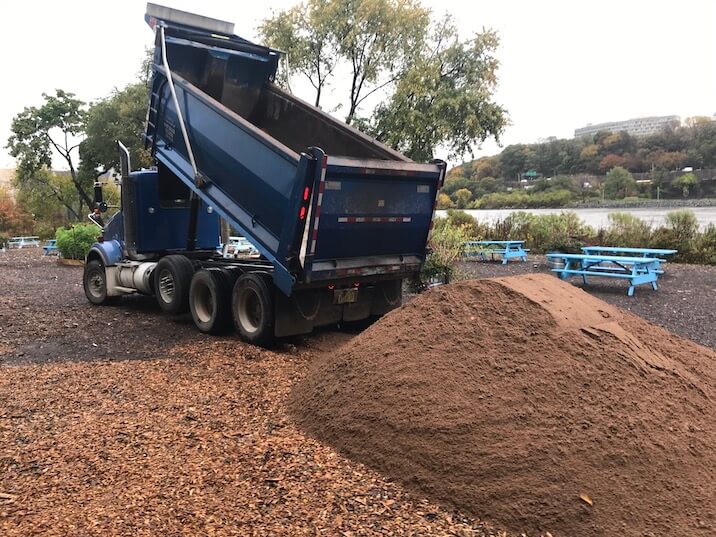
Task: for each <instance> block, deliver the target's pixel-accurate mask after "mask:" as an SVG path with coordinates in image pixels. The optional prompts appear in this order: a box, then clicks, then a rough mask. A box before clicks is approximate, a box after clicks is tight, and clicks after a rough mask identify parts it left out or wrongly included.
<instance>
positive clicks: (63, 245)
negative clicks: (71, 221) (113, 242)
mask: <svg viewBox="0 0 716 537" xmlns="http://www.w3.org/2000/svg"><path fill="white" fill-rule="evenodd" d="M99 234H100V231H99V228H98V227H97V226H95V225H94V224H75V225H74V226H71V227H69V228H58V229H57V232H56V233H55V238H56V239H57V249H58V250H59V251H60V255H62V257H64V258H65V259H84V258H85V257H86V256H87V252H89V249H90V247H91V246H92V244H94V243H95V242H97V236H98V235H99Z"/></svg>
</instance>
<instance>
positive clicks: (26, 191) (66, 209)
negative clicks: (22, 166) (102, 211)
mask: <svg viewBox="0 0 716 537" xmlns="http://www.w3.org/2000/svg"><path fill="white" fill-rule="evenodd" d="M14 183H15V185H16V186H17V201H18V205H19V206H20V207H22V210H23V211H25V212H26V213H29V214H32V215H33V217H34V218H35V220H36V221H37V222H38V223H39V224H40V225H44V226H46V227H52V231H53V233H54V228H55V227H57V226H59V225H62V224H64V223H67V222H66V221H67V219H68V218H69V219H74V220H80V219H81V215H80V212H79V207H78V204H77V193H76V190H75V187H74V184H73V183H72V179H71V178H70V175H69V173H66V172H65V173H62V172H59V173H58V172H53V171H51V170H49V169H48V168H42V169H40V170H37V171H35V172H33V173H32V174H30V175H27V176H25V177H24V178H23V179H22V184H21V185H20V184H19V183H20V182H19V181H18V179H17V177H16V178H15V180H14Z"/></svg>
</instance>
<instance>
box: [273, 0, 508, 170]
mask: <svg viewBox="0 0 716 537" xmlns="http://www.w3.org/2000/svg"><path fill="white" fill-rule="evenodd" d="M430 28H432V29H433V30H432V32H430V31H429V29H430ZM260 32H261V35H262V38H263V40H264V41H265V42H267V43H268V44H270V45H273V46H275V47H277V48H279V49H282V50H285V51H286V52H287V53H288V65H289V68H292V69H294V70H295V72H297V73H298V74H300V75H302V76H304V77H306V78H307V79H308V80H309V82H310V83H311V84H312V86H313V87H314V89H315V90H316V99H315V102H316V104H318V103H319V102H320V99H321V95H322V92H323V90H324V88H325V87H326V86H328V85H330V84H333V83H335V84H336V85H338V84H339V82H341V81H343V80H345V81H350V82H349V85H348V87H347V88H346V89H345V90H344V89H343V87H339V88H337V90H338V92H339V93H341V94H343V95H345V100H344V102H342V103H341V105H340V106H344V107H345V108H346V109H347V115H346V122H347V123H352V124H354V125H355V126H357V127H358V128H360V129H362V130H365V131H367V132H369V133H370V134H372V135H373V136H375V137H376V138H378V139H379V140H380V141H382V142H384V143H386V144H388V145H390V146H392V147H394V148H396V149H397V150H399V151H402V152H403V153H405V154H406V155H407V156H409V157H411V158H412V159H414V160H417V161H428V160H431V159H432V158H433V154H434V151H435V149H436V148H437V147H438V146H445V147H447V148H448V150H449V151H450V155H451V156H453V155H463V154H465V153H469V152H470V151H471V149H472V147H473V146H474V145H475V143H480V142H483V141H484V140H486V139H487V138H489V137H492V136H494V137H496V138H497V137H499V136H500V134H501V133H502V131H503V129H504V127H505V125H506V123H507V119H506V112H505V110H504V109H503V108H501V107H500V106H498V105H496V104H495V103H494V102H493V100H492V96H493V93H494V90H495V86H496V82H497V77H496V70H497V66H498V62H497V60H496V59H495V56H494V53H495V51H496V49H497V46H498V39H497V35H496V34H495V33H494V32H491V31H489V30H486V31H483V32H482V33H480V34H477V35H476V36H475V37H474V38H472V39H470V40H466V41H460V39H459V36H458V33H457V30H456V27H455V24H454V21H453V20H452V19H451V18H450V17H445V18H443V19H442V20H441V21H437V22H435V23H434V24H433V25H431V24H430V11H429V10H428V9H426V8H423V7H422V6H421V5H420V3H419V2H418V1H416V0H306V1H305V2H304V3H302V4H300V5H298V6H296V7H294V8H291V9H287V10H284V11H279V12H278V13H276V14H274V15H272V16H271V17H270V18H269V19H267V20H265V21H264V22H263V24H262V25H261V29H260ZM337 72H347V73H348V74H349V75H350V76H347V77H342V78H341V79H338V78H337V77H336V76H335V73H337ZM287 76H289V74H288V73H286V72H281V73H279V83H282V84H283V85H285V86H286V85H289V82H290V81H289V80H287ZM344 91H345V93H344ZM371 96H373V97H374V98H375V97H378V96H380V98H381V101H380V102H381V104H379V105H378V106H377V108H376V109H375V110H374V111H373V114H372V115H371V116H369V117H360V115H359V110H360V108H361V107H362V106H363V105H364V104H365V103H366V99H368V98H370V97H371ZM340 106H339V108H340Z"/></svg>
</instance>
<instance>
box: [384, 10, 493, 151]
mask: <svg viewBox="0 0 716 537" xmlns="http://www.w3.org/2000/svg"><path fill="white" fill-rule="evenodd" d="M498 44H499V40H498V38H497V34H495V33H494V32H491V31H484V32H483V33H481V34H478V35H477V36H476V37H475V38H474V39H472V40H469V41H466V42H461V41H460V40H459V38H458V33H457V30H456V28H455V24H454V22H453V21H452V20H451V19H450V18H449V17H446V18H445V19H443V21H441V23H440V24H439V25H438V26H437V28H436V29H435V33H434V35H433V36H432V39H431V43H430V45H429V47H427V48H426V49H425V51H424V53H423V55H421V56H420V57H419V58H418V59H416V60H415V61H414V63H413V64H412V65H411V66H410V67H409V68H408V70H407V71H406V72H405V74H404V75H403V76H402V77H401V79H400V81H399V82H398V84H397V87H396V90H395V93H394V94H393V96H392V98H391V99H390V100H389V101H387V102H386V103H385V104H381V105H379V106H378V108H377V109H376V112H375V118H374V123H373V126H372V128H371V131H372V133H373V134H374V135H375V136H376V137H377V138H378V139H379V140H381V141H384V142H385V143H387V144H389V145H391V146H392V147H394V148H396V149H398V150H399V151H402V152H403V153H405V154H406V155H407V156H409V157H410V158H412V159H414V160H417V161H428V160H431V159H432V158H433V153H434V151H435V149H436V148H437V147H438V146H447V147H448V149H449V151H450V153H449V156H450V157H456V156H462V155H464V154H466V153H471V151H472V147H473V145H474V144H475V143H476V142H477V143H478V144H479V143H481V142H483V141H485V140H486V139H487V138H489V137H495V138H496V139H497V140H499V137H500V134H501V133H502V131H503V130H504V127H505V126H506V124H507V117H506V112H505V110H504V109H503V108H502V107H500V106H499V105H497V104H495V103H494V102H493V100H492V96H493V93H494V90H495V85H496V82H497V76H496V71H497V67H498V61H497V59H496V58H495V56H494V53H495V51H496V49H497V46H498Z"/></svg>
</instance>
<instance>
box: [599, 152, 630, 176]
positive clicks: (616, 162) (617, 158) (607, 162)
mask: <svg viewBox="0 0 716 537" xmlns="http://www.w3.org/2000/svg"><path fill="white" fill-rule="evenodd" d="M626 161H627V159H626V158H624V157H623V156H621V155H615V154H614V153H609V154H608V155H607V156H606V157H604V158H603V159H602V160H601V161H600V162H599V170H600V171H601V172H607V171H609V170H611V169H612V168H616V167H617V166H621V167H622V168H623V167H624V165H625V164H626Z"/></svg>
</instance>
